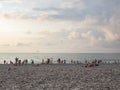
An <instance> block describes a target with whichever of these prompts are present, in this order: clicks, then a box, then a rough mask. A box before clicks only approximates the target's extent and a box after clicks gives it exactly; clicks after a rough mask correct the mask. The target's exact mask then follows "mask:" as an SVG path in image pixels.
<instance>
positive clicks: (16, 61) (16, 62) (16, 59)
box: [15, 57, 19, 66]
mask: <svg viewBox="0 0 120 90" xmlns="http://www.w3.org/2000/svg"><path fill="white" fill-rule="evenodd" d="M18 60H19V58H18V57H16V58H15V65H16V66H17V64H18Z"/></svg>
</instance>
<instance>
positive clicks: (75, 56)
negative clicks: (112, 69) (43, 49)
mask: <svg viewBox="0 0 120 90" xmlns="http://www.w3.org/2000/svg"><path fill="white" fill-rule="evenodd" d="M16 57H18V58H19V59H20V60H24V59H28V61H29V63H30V62H31V59H32V60H34V61H35V63H41V61H42V60H43V59H44V61H45V60H47V58H50V59H52V60H53V62H54V63H56V61H57V59H58V58H60V59H62V60H66V61H67V63H70V61H71V60H74V61H79V62H84V61H85V60H87V61H92V60H94V59H97V60H103V61H109V62H112V61H114V60H120V53H0V63H3V61H4V60H6V61H7V62H8V63H9V62H10V61H13V62H14V61H15V58H16Z"/></svg>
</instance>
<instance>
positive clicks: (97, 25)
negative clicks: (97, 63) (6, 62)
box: [0, 0, 120, 53]
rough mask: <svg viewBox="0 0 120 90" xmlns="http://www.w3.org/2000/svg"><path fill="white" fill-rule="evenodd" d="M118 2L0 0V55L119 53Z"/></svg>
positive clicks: (95, 0) (108, 0)
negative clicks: (21, 53)
mask: <svg viewBox="0 0 120 90" xmlns="http://www.w3.org/2000/svg"><path fill="white" fill-rule="evenodd" d="M119 9H120V0H0V52H1V53H3V52H5V53H14V52H24V53H120V30H119V29H120V10H119Z"/></svg>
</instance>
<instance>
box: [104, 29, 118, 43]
mask: <svg viewBox="0 0 120 90" xmlns="http://www.w3.org/2000/svg"><path fill="white" fill-rule="evenodd" d="M103 32H104V35H105V40H106V41H107V42H113V41H117V40H119V39H120V37H119V35H118V34H117V33H113V32H112V31H110V30H107V29H103Z"/></svg>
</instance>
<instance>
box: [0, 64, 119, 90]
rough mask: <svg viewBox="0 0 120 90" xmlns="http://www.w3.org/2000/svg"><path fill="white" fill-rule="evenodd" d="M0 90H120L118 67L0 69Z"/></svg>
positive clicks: (80, 66) (112, 65)
mask: <svg viewBox="0 0 120 90" xmlns="http://www.w3.org/2000/svg"><path fill="white" fill-rule="evenodd" d="M0 90H120V64H101V65H100V66H97V67H92V68H85V67H82V65H69V64H67V65H56V64H55V65H40V66H38V67H33V66H31V65H26V66H13V65H0Z"/></svg>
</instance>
